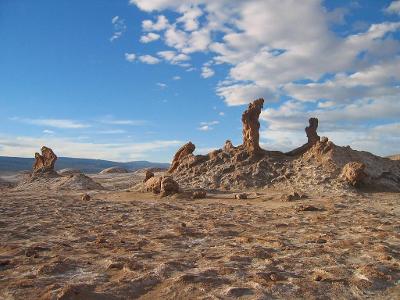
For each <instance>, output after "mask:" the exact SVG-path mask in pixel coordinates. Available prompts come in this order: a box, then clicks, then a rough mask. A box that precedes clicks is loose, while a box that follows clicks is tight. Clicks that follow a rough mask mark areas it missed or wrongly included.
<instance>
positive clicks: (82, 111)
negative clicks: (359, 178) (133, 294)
mask: <svg viewBox="0 0 400 300" xmlns="http://www.w3.org/2000/svg"><path fill="white" fill-rule="evenodd" d="M399 32H400V1H372V0H371V1H352V2H351V1H316V0H315V1H307V3H305V2H303V1H293V0H292V1H289V0H287V1H285V0H282V1H272V0H271V1H266V0H250V1H237V0H230V1H228V0H221V1H211V0H196V1H195V0H193V1H192V0H188V1H177V0H153V1H145V0H131V1H128V0H113V1H106V0H103V1H101V0H96V1H94V0H93V1H89V0H88V1H77V0H57V1H51V0H48V1H45V0H42V1H28V0H27V1H24V0H20V1H12V0H2V1H0V44H1V46H0V107H1V110H0V129H1V130H0V155H9V156H24V157H31V156H33V154H34V152H35V151H37V150H38V149H39V148H40V146H41V145H44V144H45V145H47V146H49V147H52V148H53V149H54V150H55V152H56V153H57V154H58V155H59V156H71V157H85V158H102V159H110V160H117V161H129V160H139V159H146V160H153V161H164V162H167V161H170V159H171V157H172V155H173V153H174V152H175V151H176V149H177V148H178V147H179V146H180V145H181V144H183V143H185V142H186V141H189V140H191V141H192V142H194V143H195V144H196V146H197V153H206V152H207V151H209V150H210V149H213V148H219V147H221V146H222V145H223V143H224V141H225V140H226V139H231V140H232V141H233V143H234V144H239V143H240V142H241V122H240V115H241V112H242V111H243V110H244V109H245V107H246V106H245V105H246V104H247V103H249V102H250V101H252V100H254V99H255V98H258V97H264V98H265V100H266V103H265V105H264V111H263V113H262V115H261V125H262V126H261V142H262V145H263V147H264V148H266V149H274V150H276V149H278V150H282V151H285V150H289V149H291V148H294V147H296V146H298V145H300V144H302V143H304V141H305V134H304V127H305V126H306V125H307V119H308V118H309V117H310V116H317V117H319V118H320V129H319V131H320V135H326V136H328V137H329V138H331V139H332V140H333V141H334V142H335V143H337V144H340V145H351V146H352V147H354V148H356V149H361V150H367V151H371V152H373V153H376V154H380V155H389V154H392V153H397V152H400V146H399V145H400V121H399V119H400V118H399V117H400V101H399V99H400V98H399V96H400V71H399V70H400V33H399Z"/></svg>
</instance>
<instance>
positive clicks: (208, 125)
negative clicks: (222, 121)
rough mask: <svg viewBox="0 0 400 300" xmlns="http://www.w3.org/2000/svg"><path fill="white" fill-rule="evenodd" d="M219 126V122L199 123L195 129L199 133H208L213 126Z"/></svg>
mask: <svg viewBox="0 0 400 300" xmlns="http://www.w3.org/2000/svg"><path fill="white" fill-rule="evenodd" d="M217 124H219V121H210V122H201V123H200V126H199V127H198V128H197V129H198V130H200V131H210V130H213V129H214V125H217Z"/></svg>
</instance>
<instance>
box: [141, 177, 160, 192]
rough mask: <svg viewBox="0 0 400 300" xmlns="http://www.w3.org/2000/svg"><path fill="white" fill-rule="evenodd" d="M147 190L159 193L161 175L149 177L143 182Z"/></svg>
mask: <svg viewBox="0 0 400 300" xmlns="http://www.w3.org/2000/svg"><path fill="white" fill-rule="evenodd" d="M144 187H145V190H146V191H147V192H153V193H154V194H159V193H160V191H161V177H151V178H150V179H148V180H147V181H146V182H145V183H144Z"/></svg>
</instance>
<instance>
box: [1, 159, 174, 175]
mask: <svg viewBox="0 0 400 300" xmlns="http://www.w3.org/2000/svg"><path fill="white" fill-rule="evenodd" d="M33 163H34V159H33V158H22V157H8V156H0V172H1V173H12V172H18V171H25V170H32V165H33ZM110 167H120V168H125V169H128V170H130V171H134V170H138V169H142V168H168V167H169V164H167V163H156V162H149V161H131V162H126V163H121V162H114V161H108V160H101V159H86V158H70V157H59V158H58V160H57V162H56V170H61V169H65V168H71V169H79V170H81V171H82V172H84V173H98V172H100V171H101V170H103V169H106V168H110Z"/></svg>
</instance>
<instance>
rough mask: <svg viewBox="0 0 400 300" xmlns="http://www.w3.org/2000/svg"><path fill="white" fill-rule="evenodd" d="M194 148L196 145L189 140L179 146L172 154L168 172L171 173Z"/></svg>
mask: <svg viewBox="0 0 400 300" xmlns="http://www.w3.org/2000/svg"><path fill="white" fill-rule="evenodd" d="M195 149H196V146H195V145H194V144H193V143H192V142H189V143H187V144H185V145H183V146H182V147H181V148H179V150H178V152H176V154H175V156H174V159H173V160H172V163H171V167H170V168H169V170H168V173H173V172H174V171H175V170H176V169H177V168H178V167H179V165H180V164H181V163H182V160H183V159H184V158H185V157H187V156H188V155H190V154H192V153H193V152H194V150H195Z"/></svg>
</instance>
